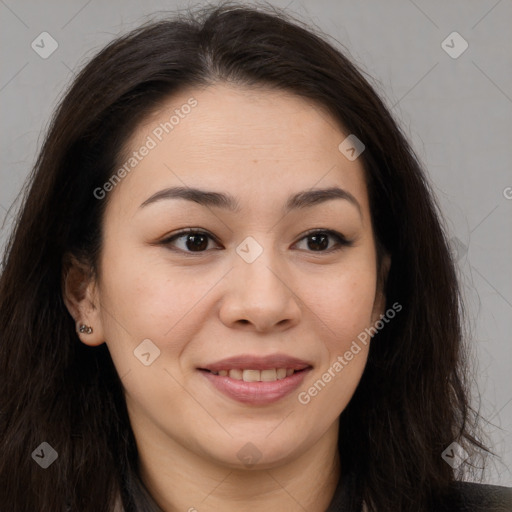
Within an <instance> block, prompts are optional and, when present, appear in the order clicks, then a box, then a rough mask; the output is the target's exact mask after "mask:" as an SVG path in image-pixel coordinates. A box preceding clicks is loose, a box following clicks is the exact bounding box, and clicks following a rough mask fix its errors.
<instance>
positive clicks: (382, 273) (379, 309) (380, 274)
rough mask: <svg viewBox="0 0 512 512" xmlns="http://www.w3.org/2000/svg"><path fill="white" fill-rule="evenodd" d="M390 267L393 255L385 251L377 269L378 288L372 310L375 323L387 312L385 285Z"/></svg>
mask: <svg viewBox="0 0 512 512" xmlns="http://www.w3.org/2000/svg"><path fill="white" fill-rule="evenodd" d="M390 267H391V256H390V255H389V254H388V253H387V252H385V253H384V254H383V256H382V259H381V262H380V268H379V269H377V290H376V291H375V301H374V303H373V312H372V322H374V323H375V322H377V320H380V317H381V315H384V314H385V312H386V293H385V287H386V282H387V280H388V274H389V269H390Z"/></svg>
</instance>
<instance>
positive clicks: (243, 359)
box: [200, 354, 311, 372]
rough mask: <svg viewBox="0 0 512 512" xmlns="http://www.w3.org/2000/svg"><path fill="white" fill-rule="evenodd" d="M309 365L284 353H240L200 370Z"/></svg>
mask: <svg viewBox="0 0 512 512" xmlns="http://www.w3.org/2000/svg"><path fill="white" fill-rule="evenodd" d="M310 366H311V365H310V364H309V363H307V362H306V361H303V360H302V359H297V358H296V357H291V356H287V355H285V354H271V355H267V356H252V355H249V354H241V355H239V356H233V357H228V358H226V359H222V360H220V361H216V362H215V363H211V364H207V365H205V366H202V367H201V368H200V369H201V370H209V371H211V372H218V371H220V370H249V369H250V370H270V369H272V368H291V369H293V370H303V369H304V368H308V367H310Z"/></svg>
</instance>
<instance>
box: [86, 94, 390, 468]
mask: <svg viewBox="0 0 512 512" xmlns="http://www.w3.org/2000/svg"><path fill="white" fill-rule="evenodd" d="M191 98H193V99H191ZM185 105H189V107H185ZM172 115H174V118H173V119H172V120H170V119H171V116H172ZM178 118H179V121H177V119H178ZM165 123H168V124H167V125H166V124H165ZM348 135H349V134H348V133H343V132H342V131H340V129H339V127H338V126H337V124H336V123H335V121H334V120H333V119H332V118H331V117H329V116H328V114H326V113H325V112H323V111H321V110H320V109H319V108H318V107H316V106H314V105H311V104H310V103H308V102H306V101H305V100H304V99H301V98H298V97H295V96H292V95H290V94H287V93H283V92H278V91H275V90H264V89H258V90H256V89H253V90H249V89H242V88H234V87H233V88H232V87H228V86H226V85H220V84H219V85H215V86H211V87H209V88H206V89H203V90H199V89H197V90H196V89H194V90H189V91H187V92H184V93H181V94H179V95H175V96H173V97H172V99H171V100H169V101H168V102H166V103H165V104H164V105H163V106H162V108H161V109H160V110H159V111H158V112H157V113H155V114H153V115H152V116H151V117H150V118H148V119H147V120H146V121H145V122H144V124H143V125H141V126H139V127H138V130H137V132H136V133H135V134H134V136H133V137H132V138H131V140H130V141H129V146H128V152H127V155H126V161H123V162H121V163H120V165H119V168H121V167H122V165H124V164H125V163H126V164H127V165H126V167H125V171H126V169H129V171H128V172H125V173H123V172H121V173H119V174H118V176H119V177H122V180H121V181H120V182H119V183H117V184H116V185H115V186H114V187H113V190H111V191H109V192H108V201H109V203H108V206H107V209H106V212H105V217H104V242H103V249H102V254H101V260H100V271H99V274H98V278H97V282H96V286H95V288H94V289H95V299H94V300H95V305H96V309H95V310H94V312H93V313H92V315H93V316H92V317H91V316H89V317H88V318H87V320H88V321H89V323H90V324H92V325H93V327H94V329H95V333H94V334H93V335H81V338H82V340H83V341H84V342H86V343H89V344H91V345H92V344H99V343H101V342H103V341H105V342H106V343H107V345H108V348H109V350H110V353H111V355H112V358H113V361H114V364H115V366H116V368H117V372H118V374H119V375H120V377H121V378H122V383H123V386H124V389H125V394H126V402H127V407H128V412H129V415H130V420H131V422H132V427H133V429H134V432H135V435H136V438H137V441H138V443H142V444H143V443H145V442H152V443H155V444H157V445H158V446H159V447H160V449H162V450H167V449H169V448H172V449H175V450H176V451H183V450H185V452H186V453H189V454H193V455H194V456H199V457H201V458H202V459H205V458H206V459H208V460H210V461H211V462H216V463H218V464H222V465H225V466H230V467H244V465H248V464H249V465H250V464H251V461H252V462H256V461H257V462H258V463H259V464H261V465H262V466H261V467H265V466H267V467H271V466H272V465H276V464H281V463H283V462H286V461H292V460H294V459H295V458H297V457H299V456H300V455H301V454H303V453H305V452H306V451H307V450H308V449H309V448H312V447H313V446H314V445H315V443H317V442H318V441H319V440H320V439H321V438H322V437H323V436H325V435H328V434H329V433H330V434H333V433H336V432H337V420H338V417H339V415H340V413H341V412H342V411H343V409H344V408H345V407H346V405H347V403H348V402H349V400H350V398H351V396H352V395H353V393H354V390H355V389H356V387H357V384H358V382H359V380H360V377H361V374H362V372H363V369H364V367H365V364H366V360H367V354H368V344H366V345H365V344H363V343H361V342H360V341H358V335H360V334H361V333H363V332H364V330H365V328H368V327H370V326H372V325H373V324H374V322H376V321H377V320H378V319H379V315H380V314H381V313H383V312H384V302H383V299H382V297H381V296H380V294H379V293H378V290H377V266H376V251H375V242H374V238H373V234H372V225H371V219H370V211H369V204H368V196H367V190H366V186H365V180H364V175H363V167H362V164H361V161H360V159H357V158H356V159H355V160H351V159H348V158H347V157H346V156H345V155H344V154H343V153H342V152H341V151H340V150H339V149H338V146H339V145H340V143H341V142H342V141H343V140H344V139H345V138H346V137H347V136H348ZM144 146H145V147H146V148H147V150H144V149H141V148H142V147H144ZM134 152H136V155H134ZM349 154H350V153H349ZM130 157H132V158H133V159H135V160H136V161H135V160H131V161H129V158H130ZM124 174H126V176H124V177H123V175H124ZM108 188H110V187H109V186H108V185H107V186H106V187H105V189H107V190H108ZM322 191H323V192H322ZM98 195H100V194H98ZM98 200H106V199H98ZM185 230H190V231H191V232H192V233H188V234H187V232H186V231H185ZM184 231H185V232H184ZM363 337H364V336H363ZM359 339H361V337H360V338H359ZM354 341H356V342H357V347H358V348H359V350H358V351H357V349H356V348H355V345H354ZM347 352H350V353H351V354H352V357H348V356H346V355H345V354H346V353H347ZM340 358H341V359H340ZM225 360H229V361H225ZM342 361H343V362H342ZM336 363H338V364H336ZM340 366H341V369H340ZM251 370H252V371H251ZM286 370H288V372H286ZM291 370H295V372H294V373H293V375H289V374H290V373H291ZM216 371H217V372H220V373H219V374H218V375H215V374H214V373H213V372H216ZM256 381H262V382H256ZM315 383H316V384H315ZM333 438H334V437H333ZM149 439H150V441H148V440H149ZM249 443H250V444H249ZM185 452H183V453H185ZM251 457H252V458H251Z"/></svg>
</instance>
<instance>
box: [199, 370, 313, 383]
mask: <svg viewBox="0 0 512 512" xmlns="http://www.w3.org/2000/svg"><path fill="white" fill-rule="evenodd" d="M306 369H307V368H303V369H302V370H296V369H293V368H269V369H267V370H256V369H251V368H245V369H238V368H232V369H226V370H219V371H217V372H215V371H211V370H207V369H206V368H200V370H201V371H204V372H210V373H211V374H213V375H218V376H220V377H229V378H230V379H233V380H243V381H244V382H275V381H276V380H283V379H286V377H291V376H292V375H293V374H295V373H299V372H303V371H305V370H306Z"/></svg>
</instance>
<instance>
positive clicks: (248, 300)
mask: <svg viewBox="0 0 512 512" xmlns="http://www.w3.org/2000/svg"><path fill="white" fill-rule="evenodd" d="M263 254H265V252H264V253H263ZM228 279H229V285H228V288H227V289H226V293H225V295H224V298H223V301H222V305H221V308H220V313H219V315H220V319H221V321H222V322H223V323H224V325H226V326H228V327H230V328H237V329H243V330H252V331H256V332H260V333H263V332H271V331H274V332H275V331H278V332H279V331H284V330H286V329H289V328H291V327H293V326H294V325H297V323H298V322H299V321H300V317H301V314H302V312H301V308H300V300H299V298H298V297H297V296H296V295H295V294H294V292H293V286H292V283H291V282H290V280H289V278H288V279H287V276H286V273H285V272H283V271H281V272H279V271H278V270H277V267H276V265H275V261H274V262H273V261H271V259H270V258H268V257H264V255H262V256H260V258H258V259H257V260H256V261H255V262H253V263H246V262H245V261H242V260H240V261H238V262H236V263H235V268H234V269H233V270H232V271H231V272H230V273H229V276H228Z"/></svg>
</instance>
